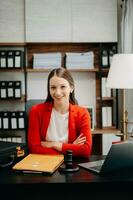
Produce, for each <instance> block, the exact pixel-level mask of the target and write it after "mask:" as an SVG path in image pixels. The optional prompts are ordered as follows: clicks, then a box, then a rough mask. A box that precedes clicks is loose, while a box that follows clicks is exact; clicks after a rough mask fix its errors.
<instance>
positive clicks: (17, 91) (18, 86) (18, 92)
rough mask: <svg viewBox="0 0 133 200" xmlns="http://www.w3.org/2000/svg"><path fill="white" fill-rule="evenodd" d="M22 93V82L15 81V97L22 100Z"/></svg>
mask: <svg viewBox="0 0 133 200" xmlns="http://www.w3.org/2000/svg"><path fill="white" fill-rule="evenodd" d="M21 96H22V91H21V81H14V97H15V98H21Z"/></svg>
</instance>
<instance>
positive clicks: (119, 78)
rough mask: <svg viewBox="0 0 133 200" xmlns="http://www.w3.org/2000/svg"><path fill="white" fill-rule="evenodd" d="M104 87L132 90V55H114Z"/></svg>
mask: <svg viewBox="0 0 133 200" xmlns="http://www.w3.org/2000/svg"><path fill="white" fill-rule="evenodd" d="M106 86H107V87H109V88H117V89H132V88H133V54H114V56H113V58H112V62H111V66H110V70H109V73H108V77H107V84H106Z"/></svg>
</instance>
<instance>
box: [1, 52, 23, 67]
mask: <svg viewBox="0 0 133 200" xmlns="http://www.w3.org/2000/svg"><path fill="white" fill-rule="evenodd" d="M22 61H23V51H21V50H0V69H4V68H18V69H19V68H21V67H22Z"/></svg>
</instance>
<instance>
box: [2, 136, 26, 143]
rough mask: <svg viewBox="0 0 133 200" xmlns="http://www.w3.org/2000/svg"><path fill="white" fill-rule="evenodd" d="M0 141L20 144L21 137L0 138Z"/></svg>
mask: <svg viewBox="0 0 133 200" xmlns="http://www.w3.org/2000/svg"><path fill="white" fill-rule="evenodd" d="M0 141H4V142H17V143H22V137H21V136H14V137H12V136H10V137H9V136H7V137H0Z"/></svg>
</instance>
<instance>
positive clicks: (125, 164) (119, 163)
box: [78, 142, 133, 174]
mask: <svg viewBox="0 0 133 200" xmlns="http://www.w3.org/2000/svg"><path fill="white" fill-rule="evenodd" d="M78 165H79V166H80V167H83V168H85V169H87V170H90V171H93V172H96V173H100V174H104V173H108V172H113V171H118V170H123V169H127V168H132V167H133V142H121V143H117V144H112V146H111V148H110V150H109V152H108V154H107V156H106V157H105V160H98V161H93V162H84V163H80V164H78Z"/></svg>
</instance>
